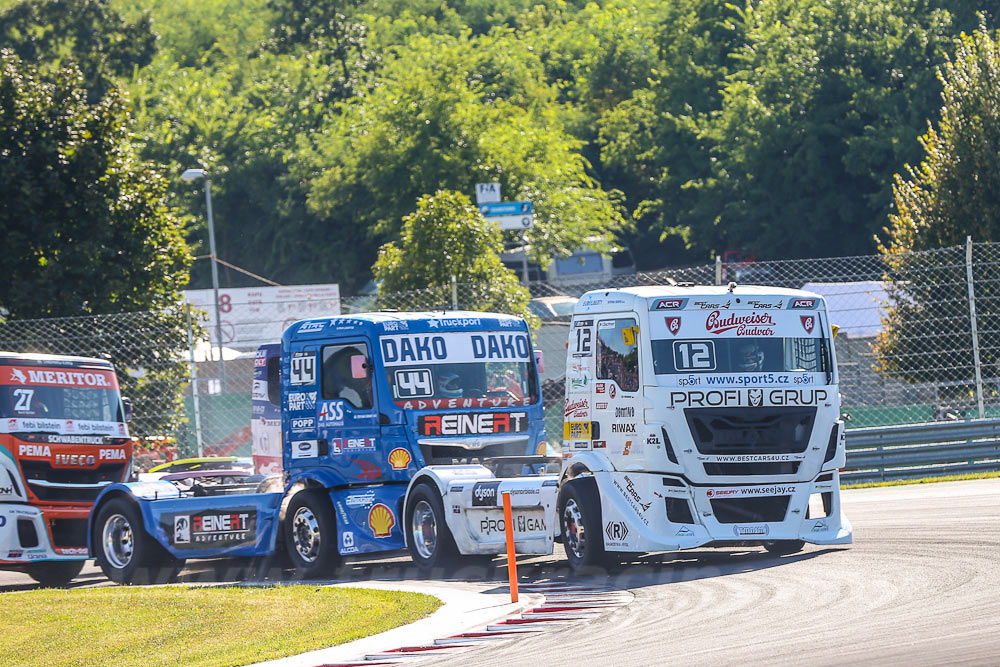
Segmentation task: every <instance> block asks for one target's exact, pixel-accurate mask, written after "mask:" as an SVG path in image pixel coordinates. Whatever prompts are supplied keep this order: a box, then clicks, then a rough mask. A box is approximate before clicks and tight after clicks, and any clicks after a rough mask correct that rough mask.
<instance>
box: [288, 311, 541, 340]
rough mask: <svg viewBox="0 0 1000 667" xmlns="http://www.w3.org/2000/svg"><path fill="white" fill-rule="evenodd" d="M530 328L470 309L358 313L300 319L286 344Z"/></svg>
mask: <svg viewBox="0 0 1000 667" xmlns="http://www.w3.org/2000/svg"><path fill="white" fill-rule="evenodd" d="M467 330H471V331H489V330H515V331H516V330H521V331H524V330H527V325H526V324H525V322H524V320H523V319H522V318H520V317H517V316H514V315H506V314H503V313H480V312H475V311H467V310H435V311H422V312H405V313H403V312H390V311H380V312H377V313H358V314H352V315H335V316H327V317H315V318H312V319H308V320H300V321H298V322H295V323H294V324H292V325H290V326H289V327H288V328H287V329H285V333H284V335H283V336H282V338H283V340H284V342H285V343H288V342H291V341H293V340H308V339H311V338H326V337H329V336H330V335H331V334H344V335H347V334H351V333H357V334H368V335H370V336H378V335H380V334H398V333H428V332H436V331H467Z"/></svg>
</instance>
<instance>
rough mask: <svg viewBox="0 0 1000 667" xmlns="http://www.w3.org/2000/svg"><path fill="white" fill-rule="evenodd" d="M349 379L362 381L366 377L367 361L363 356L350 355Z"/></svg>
mask: <svg viewBox="0 0 1000 667" xmlns="http://www.w3.org/2000/svg"><path fill="white" fill-rule="evenodd" d="M351 377H352V378H354V379H355V380H364V379H365V378H366V377H368V359H367V358H365V355H363V354H352V355H351Z"/></svg>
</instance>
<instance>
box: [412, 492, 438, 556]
mask: <svg viewBox="0 0 1000 667" xmlns="http://www.w3.org/2000/svg"><path fill="white" fill-rule="evenodd" d="M411 535H412V537H413V546H414V548H415V549H416V550H417V553H418V554H420V557H421V558H425V559H429V558H431V557H432V556H433V555H434V552H435V551H436V550H437V519H436V517H435V516H434V510H433V509H432V508H431V506H430V503H428V502H427V501H426V500H421V501H419V502H418V503H417V504H416V505H415V506H414V507H413V521H412V529H411Z"/></svg>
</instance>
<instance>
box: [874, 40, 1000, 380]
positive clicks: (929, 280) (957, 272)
mask: <svg viewBox="0 0 1000 667" xmlns="http://www.w3.org/2000/svg"><path fill="white" fill-rule="evenodd" d="M939 78H940V80H941V83H942V86H943V91H942V93H941V100H942V107H941V119H940V121H939V123H938V124H937V127H934V125H933V124H929V127H928V129H927V132H926V133H925V134H924V135H923V136H922V137H920V145H921V146H922V147H923V149H924V159H923V160H922V161H921V162H920V164H919V166H917V167H912V166H907V168H906V174H905V176H904V175H902V174H897V175H896V179H895V183H894V185H893V192H894V195H895V211H894V212H893V214H892V215H890V216H889V220H890V226H889V227H888V229H886V230H885V233H886V238H885V239H884V240H883V241H882V242H881V243H880V245H879V251H880V252H881V253H882V255H883V257H884V258H885V260H886V262H887V264H888V265H889V266H890V268H891V276H892V277H893V281H892V282H891V283H890V294H891V295H892V296H893V302H894V305H893V307H892V308H891V309H890V310H889V312H888V315H887V318H886V323H885V327H884V329H883V332H882V334H881V335H880V336H879V339H878V341H877V344H876V346H875V352H876V356H877V359H878V364H879V368H880V369H881V370H882V371H883V372H885V373H887V374H889V375H892V376H895V377H900V378H903V379H905V380H908V381H911V382H918V381H926V382H932V381H936V382H939V381H942V380H952V381H962V380H966V381H968V380H969V379H970V378H971V377H972V367H973V359H972V344H971V317H970V311H969V305H968V284H967V282H966V275H965V256H964V255H965V252H964V249H963V248H958V249H955V248H951V249H948V250H944V251H942V250H939V248H941V247H942V246H949V245H950V246H955V245H958V244H964V243H965V240H966V237H967V236H968V235H971V237H972V238H973V239H974V240H976V241H998V240H1000V42H998V40H997V38H996V36H991V34H990V33H989V32H988V31H987V30H986V28H985V27H984V26H980V28H979V29H978V30H976V31H974V32H973V33H972V34H969V35H965V34H963V35H962V36H961V40H960V43H959V44H958V47H957V51H956V53H955V55H954V57H953V58H949V59H948V60H947V61H946V62H945V64H944V65H943V67H942V68H941V69H940V72H939ZM995 252H996V246H995V245H992V244H989V245H981V246H976V252H975V255H974V257H973V282H974V285H975V290H976V301H977V308H976V311H977V320H978V330H979V332H980V350H981V356H980V361H981V363H982V367H983V368H982V370H983V377H995V376H996V375H997V373H998V372H1000V370H998V362H1000V357H998V349H1000V348H998V344H1000V340H998V337H997V333H996V332H997V331H1000V310H998V309H997V308H996V306H995V304H996V303H997V302H998V297H1000V294H998V291H997V288H996V277H995V275H994V274H995V269H994V267H995V262H996V259H995V257H994V256H991V255H992V254H993V253H995ZM949 391H951V393H952V395H953V397H954V398H956V399H957V398H960V397H963V396H964V398H965V399H969V396H970V391H971V390H970V388H969V387H968V385H959V386H958V387H953V388H952V389H950V390H949Z"/></svg>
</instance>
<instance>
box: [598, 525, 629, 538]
mask: <svg viewBox="0 0 1000 667" xmlns="http://www.w3.org/2000/svg"><path fill="white" fill-rule="evenodd" d="M604 534H605V535H607V536H608V540H610V541H611V542H624V541H625V540H626V539H627V538H628V524H627V523H625V522H624V521H608V525H607V526H605V527H604Z"/></svg>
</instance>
